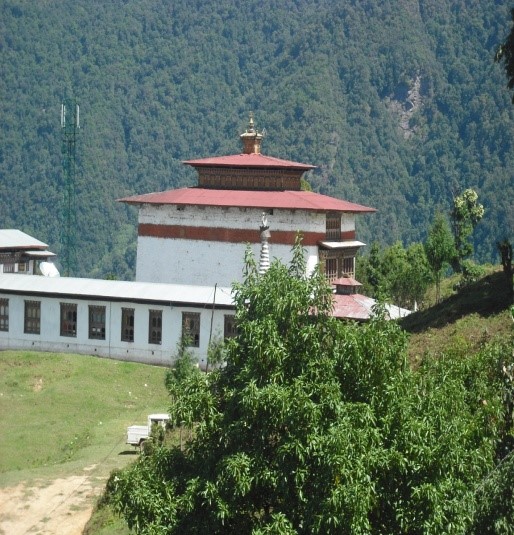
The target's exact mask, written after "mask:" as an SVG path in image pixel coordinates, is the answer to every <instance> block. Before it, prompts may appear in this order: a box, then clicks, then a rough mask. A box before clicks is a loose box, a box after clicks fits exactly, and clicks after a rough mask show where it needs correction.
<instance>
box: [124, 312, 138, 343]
mask: <svg viewBox="0 0 514 535" xmlns="http://www.w3.org/2000/svg"><path fill="white" fill-rule="evenodd" d="M134 318H135V310H134V309H133V308H123V307H122V309H121V341H122V342H133V341H134Z"/></svg>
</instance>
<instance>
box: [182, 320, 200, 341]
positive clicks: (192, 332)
mask: <svg viewBox="0 0 514 535" xmlns="http://www.w3.org/2000/svg"><path fill="white" fill-rule="evenodd" d="M182 338H183V339H187V344H188V345H189V346H190V347H200V314H199V313H198V312H182Z"/></svg>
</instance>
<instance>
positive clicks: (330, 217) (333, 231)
mask: <svg viewBox="0 0 514 535" xmlns="http://www.w3.org/2000/svg"><path fill="white" fill-rule="evenodd" d="M326 236H327V240H333V241H340V240H341V214H327V223H326Z"/></svg>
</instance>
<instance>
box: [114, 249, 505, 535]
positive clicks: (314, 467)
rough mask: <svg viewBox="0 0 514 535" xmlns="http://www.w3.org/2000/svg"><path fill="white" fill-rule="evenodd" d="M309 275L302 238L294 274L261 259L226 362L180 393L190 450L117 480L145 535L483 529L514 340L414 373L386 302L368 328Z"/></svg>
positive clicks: (177, 403) (238, 295) (152, 459)
mask: <svg viewBox="0 0 514 535" xmlns="http://www.w3.org/2000/svg"><path fill="white" fill-rule="evenodd" d="M304 273H305V262H304V259H303V255H302V254H301V252H300V250H299V249H298V248H297V249H296V251H295V254H294V259H293V262H292V265H291V266H290V267H289V268H288V267H286V266H283V265H281V264H279V263H278V262H275V263H274V264H273V265H272V266H271V268H270V269H269V270H268V271H267V272H266V274H264V275H262V276H260V275H259V274H258V273H257V270H256V269H255V262H248V264H247V273H246V279H245V281H244V283H243V284H241V285H237V286H236V287H235V300H236V304H237V313H236V316H237V320H238V335H237V337H236V338H233V339H231V340H230V341H229V342H228V344H227V361H226V366H225V367H223V368H221V369H217V370H215V371H213V372H211V373H210V374H195V373H193V374H186V378H185V380H184V381H182V386H181V388H179V389H174V390H173V393H174V400H173V404H172V406H171V407H170V415H171V416H172V418H173V419H174V420H175V421H188V422H190V423H194V434H193V436H192V438H191V440H190V441H189V442H188V444H187V446H186V448H185V449H181V448H177V447H175V448H171V449H169V448H166V447H161V448H157V449H156V450H155V451H154V452H153V453H152V454H151V455H144V456H141V457H140V459H139V460H138V462H136V463H135V464H134V465H133V466H131V467H129V468H127V469H125V470H124V471H122V472H116V473H115V474H113V475H112V477H111V478H110V480H109V482H108V486H107V491H108V494H109V499H110V502H111V504H112V505H113V506H114V508H115V509H116V510H117V511H119V512H120V513H122V514H123V515H124V517H125V518H126V520H127V522H128V524H129V526H130V527H131V528H133V529H134V530H135V531H136V532H137V533H140V534H145V535H149V534H175V533H176V534H178V533H180V534H205V533H210V534H222V533H223V534H231V533H233V534H238V535H239V534H243V535H244V534H253V535H257V534H265V533H270V534H271V533H273V534H290V535H292V534H341V533H342V534H345V533H348V534H359V533H360V534H364V533H371V534H379V533H398V534H402V533H404V534H407V533H408V534H420V535H421V534H422V533H423V534H424V533H447V532H452V533H465V532H466V530H467V529H468V528H469V527H470V526H471V524H472V521H473V518H474V511H475V510H476V498H475V496H476V492H475V489H476V487H477V485H478V484H479V482H480V481H482V480H483V478H484V477H486V476H487V474H488V473H489V472H490V470H491V469H492V468H493V467H494V462H495V455H494V454H495V446H496V444H497V437H498V434H499V432H498V426H499V425H500V424H499V422H503V421H504V419H503V413H502V411H503V404H502V396H501V389H500V388H499V385H498V380H497V377H496V375H495V373H494V370H495V369H496V368H495V364H497V360H498V358H499V356H498V355H499V354H501V355H502V356H504V355H507V356H509V355H510V350H507V351H506V352H505V351H504V352H502V351H500V349H498V350H497V353H494V352H491V351H489V352H484V353H482V354H481V355H479V356H477V357H474V356H469V355H451V356H449V357H448V358H444V356H443V357H441V358H440V359H435V360H431V359H427V360H426V362H423V365H422V366H421V368H420V370H419V371H418V372H412V371H411V370H410V369H409V367H408V365H407V362H406V353H405V344H406V335H405V333H404V332H403V331H401V329H400V328H399V327H398V325H397V324H396V323H395V322H390V321H386V320H385V319H384V316H383V311H382V310H381V307H378V309H377V315H376V317H375V318H374V319H373V320H372V321H371V322H369V323H368V324H364V325H362V326H358V325H354V324H345V323H342V322H339V321H337V320H335V319H334V318H333V317H331V315H330V311H331V307H332V297H331V296H332V293H331V288H330V286H329V285H328V284H327V282H326V279H325V277H324V276H322V275H320V274H319V273H314V274H313V275H312V276H311V277H305V276H304ZM510 358H512V357H511V356H510ZM173 384H174V383H173ZM483 400H485V401H486V402H485V403H484V402H483Z"/></svg>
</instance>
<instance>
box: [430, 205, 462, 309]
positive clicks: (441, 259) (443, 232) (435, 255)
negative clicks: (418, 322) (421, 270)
mask: <svg viewBox="0 0 514 535" xmlns="http://www.w3.org/2000/svg"><path fill="white" fill-rule="evenodd" d="M425 254H426V257H427V260H428V264H429V265H430V269H431V271H432V275H433V277H434V280H435V288H436V303H438V302H439V300H440V299H441V276H442V274H443V272H444V270H445V269H446V268H447V267H448V266H449V265H450V262H451V261H452V259H453V258H454V257H455V245H454V240H453V236H452V233H451V230H450V226H449V225H448V221H447V220H446V218H445V217H444V215H443V214H442V213H440V212H438V213H436V215H435V218H434V222H433V223H432V226H431V227H430V229H429V231H428V236H427V241H426V242H425Z"/></svg>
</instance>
